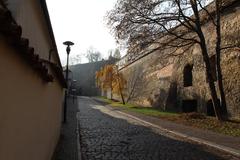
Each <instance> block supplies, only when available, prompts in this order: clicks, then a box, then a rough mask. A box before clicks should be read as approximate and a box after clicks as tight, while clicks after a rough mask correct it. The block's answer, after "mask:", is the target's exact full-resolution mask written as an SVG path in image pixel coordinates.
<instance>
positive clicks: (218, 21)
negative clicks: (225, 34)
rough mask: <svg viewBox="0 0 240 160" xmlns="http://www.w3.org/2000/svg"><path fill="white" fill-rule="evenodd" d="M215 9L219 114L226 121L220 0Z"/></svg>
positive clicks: (217, 1) (217, 0)
mask: <svg viewBox="0 0 240 160" xmlns="http://www.w3.org/2000/svg"><path fill="white" fill-rule="evenodd" d="M215 7H216V35H217V36H216V68H217V78H218V87H219V91H220V97H221V112H222V116H223V119H228V113H227V104H226V97H225V92H224V87H223V80H222V68H221V40H222V39H221V17H220V16H221V15H220V7H221V0H216V1H215Z"/></svg>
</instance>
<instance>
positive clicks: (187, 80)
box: [183, 64, 193, 87]
mask: <svg viewBox="0 0 240 160" xmlns="http://www.w3.org/2000/svg"><path fill="white" fill-rule="evenodd" d="M192 69H193V65H192V64H187V65H186V66H185V67H184V69H183V86H184V87H188V86H192V80H193V75H192Z"/></svg>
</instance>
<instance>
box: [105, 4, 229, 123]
mask: <svg viewBox="0 0 240 160" xmlns="http://www.w3.org/2000/svg"><path fill="white" fill-rule="evenodd" d="M233 1H234V0H229V1H226V0H225V1H224V2H225V3H224V5H226V4H228V3H232V2H233ZM222 4H223V2H222V0H215V2H213V3H211V4H210V5H211V7H206V0H144V1H142V0H118V2H117V4H116V6H115V8H114V9H113V10H112V11H110V12H109V13H108V25H109V26H110V28H111V29H112V31H113V33H114V34H115V37H116V39H117V40H118V42H121V41H123V42H127V44H128V46H127V47H128V54H136V53H138V52H139V51H141V50H142V49H144V48H146V47H148V46H149V45H153V44H155V46H156V47H155V48H154V49H155V50H156V49H160V48H161V49H165V48H172V49H176V50H177V49H178V48H180V47H181V48H184V49H183V50H184V51H185V50H186V49H189V48H190V47H191V46H192V45H195V44H196V45H198V46H200V48H201V53H202V56H203V60H204V63H205V66H206V73H207V78H208V85H209V89H210V93H211V97H212V101H213V104H214V110H215V114H216V117H217V118H218V119H219V120H223V119H224V118H227V110H226V100H225V94H224V87H223V83H222V73H221V65H220V62H221V59H220V58H221V26H220V25H221V23H220V20H221V9H222V8H223V5H222ZM210 5H209V6H210ZM209 21H210V22H211V23H213V25H214V26H215V29H214V32H215V33H216V36H215V42H216V44H215V46H216V49H215V52H216V53H215V54H216V62H217V63H216V68H217V77H218V87H219V89H220V99H221V104H219V103H218V95H217V89H216V86H215V84H214V77H213V75H212V72H213V71H212V68H211V64H210V54H209V53H210V52H209V50H208V48H209V46H208V45H209V44H207V43H206V36H205V34H204V32H203V30H202V25H203V24H204V23H206V22H209ZM159 39H162V40H159ZM163 56H164V55H163ZM221 111H224V112H221ZM223 113H224V114H223Z"/></svg>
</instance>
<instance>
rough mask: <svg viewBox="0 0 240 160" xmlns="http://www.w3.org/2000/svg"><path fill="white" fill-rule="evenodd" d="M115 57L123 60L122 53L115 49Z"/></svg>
mask: <svg viewBox="0 0 240 160" xmlns="http://www.w3.org/2000/svg"><path fill="white" fill-rule="evenodd" d="M113 57H114V58H117V59H121V53H120V51H119V49H115V51H114V54H113Z"/></svg>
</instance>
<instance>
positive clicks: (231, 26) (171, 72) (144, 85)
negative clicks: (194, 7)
mask: <svg viewBox="0 0 240 160" xmlns="http://www.w3.org/2000/svg"><path fill="white" fill-rule="evenodd" d="M239 8H240V2H239V1H235V3H234V5H232V6H229V7H228V8H226V9H225V10H224V11H223V13H222V17H221V22H222V23H221V29H222V46H226V45H228V44H236V43H239V41H240V9H239ZM202 29H203V32H204V35H205V37H206V42H207V44H208V46H209V48H208V50H209V55H210V57H211V56H214V54H215V45H214V44H215V38H214V37H215V36H216V35H215V33H214V26H213V24H212V23H209V22H208V23H206V24H204V25H203V26H202ZM163 40H164V39H163ZM209 44H210V45H209ZM148 50H151V47H150V49H149V48H146V52H147V51H148ZM181 50H182V49H181V48H180V49H179V50H177V51H176V53H178V52H181ZM144 52H145V51H144ZM169 52H171V50H170V49H168V50H166V49H165V50H157V51H154V52H152V53H151V54H148V55H147V56H145V57H143V58H140V59H139V60H137V61H135V62H133V63H130V64H128V62H127V60H126V59H127V57H125V58H123V59H122V60H121V61H120V62H119V64H120V63H121V62H123V63H122V64H121V69H120V72H121V73H123V75H124V77H125V78H126V80H127V82H128V85H129V84H130V83H129V82H131V80H132V79H134V76H133V75H136V73H137V74H138V76H137V77H138V79H142V80H141V81H137V84H136V85H135V90H134V95H133V96H132V97H131V98H130V100H129V101H130V102H132V103H135V104H138V105H142V106H148V107H159V108H163V109H169V110H175V111H180V112H181V111H183V108H182V106H183V101H186V100H195V101H196V111H198V112H202V113H207V109H208V108H207V102H208V101H209V100H210V101H211V96H210V92H209V88H208V82H207V78H206V69H205V65H204V62H203V58H202V55H201V49H200V47H199V46H198V45H194V46H192V47H191V48H190V49H189V50H187V51H186V52H184V53H183V54H181V55H180V56H176V57H167V58H163V56H162V55H163V54H164V53H169ZM124 64H125V66H124ZM187 65H190V66H192V86H188V87H184V85H183V72H184V68H185V66H187ZM221 66H222V72H223V85H224V89H225V94H226V101H227V111H228V114H229V117H230V118H232V119H240V50H239V48H238V49H237V48H234V49H233V48H232V49H227V50H222V55H221ZM139 70H140V71H139ZM140 77H141V78H140ZM215 83H216V84H217V81H216V82H215ZM128 87H129V86H127V87H126V88H128ZM217 91H218V88H217ZM218 92H219V91H218ZM218 94H219V93H218ZM128 95H129V92H128V91H127V90H126V91H125V96H126V98H128ZM114 98H115V99H119V100H120V98H119V97H118V96H117V95H114Z"/></svg>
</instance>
